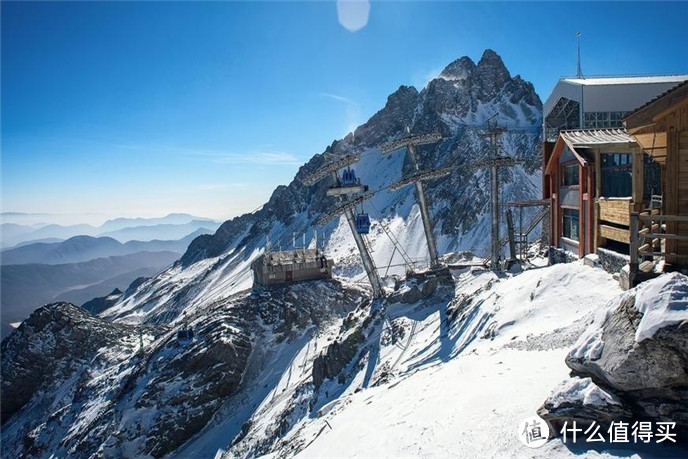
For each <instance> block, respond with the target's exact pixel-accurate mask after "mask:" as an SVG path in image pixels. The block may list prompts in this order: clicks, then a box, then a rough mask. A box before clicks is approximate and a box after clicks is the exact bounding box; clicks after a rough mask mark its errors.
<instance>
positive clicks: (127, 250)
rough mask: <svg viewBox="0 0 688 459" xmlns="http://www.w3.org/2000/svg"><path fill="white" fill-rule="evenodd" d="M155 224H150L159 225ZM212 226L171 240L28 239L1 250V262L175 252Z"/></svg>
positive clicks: (51, 261) (74, 260) (50, 262)
mask: <svg viewBox="0 0 688 459" xmlns="http://www.w3.org/2000/svg"><path fill="white" fill-rule="evenodd" d="M159 226H160V225H155V226H152V227H150V228H158V227H159ZM210 233H212V231H211V230H209V229H207V228H200V229H197V230H195V231H194V232H192V233H190V234H187V235H186V236H184V237H183V238H181V239H177V240H171V241H161V240H152V241H129V242H126V243H124V244H123V243H121V242H119V241H118V240H116V239H114V238H111V237H92V236H74V237H72V238H69V239H67V240H66V241H62V242H36V243H27V244H23V245H21V246H19V247H16V248H12V249H5V250H3V251H2V252H0V262H1V263H2V264H3V265H24V264H35V263H39V264H47V265H57V264H63V263H79V262H83V261H88V260H94V259H96V258H105V257H113V256H122V255H130V254H132V253H137V252H164V251H167V252H175V253H178V254H180V255H181V254H182V253H184V252H185V251H186V248H187V247H188V246H189V243H190V242H191V241H192V240H193V239H194V238H196V237H197V236H200V235H201V234H210Z"/></svg>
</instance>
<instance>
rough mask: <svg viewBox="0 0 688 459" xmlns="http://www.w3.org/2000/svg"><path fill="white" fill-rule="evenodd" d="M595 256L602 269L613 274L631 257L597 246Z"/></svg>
mask: <svg viewBox="0 0 688 459" xmlns="http://www.w3.org/2000/svg"><path fill="white" fill-rule="evenodd" d="M597 256H598V257H599V263H600V265H601V266H602V269H604V270H605V271H607V272H608V273H611V274H615V273H618V272H619V271H621V268H623V267H624V266H626V265H627V264H628V263H629V261H630V260H631V258H630V257H629V256H628V255H624V254H622V253H618V252H614V251H612V250H607V249H603V248H601V247H598V248H597Z"/></svg>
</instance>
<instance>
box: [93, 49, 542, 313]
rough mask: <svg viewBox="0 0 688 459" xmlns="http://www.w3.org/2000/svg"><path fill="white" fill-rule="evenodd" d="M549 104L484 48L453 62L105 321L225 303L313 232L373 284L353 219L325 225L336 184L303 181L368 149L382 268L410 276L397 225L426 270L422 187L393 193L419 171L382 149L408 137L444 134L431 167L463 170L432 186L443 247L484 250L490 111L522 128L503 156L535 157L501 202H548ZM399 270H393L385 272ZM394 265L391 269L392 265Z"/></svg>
mask: <svg viewBox="0 0 688 459" xmlns="http://www.w3.org/2000/svg"><path fill="white" fill-rule="evenodd" d="M540 111H541V102H540V99H539V98H538V96H537V94H535V92H534V89H533V86H532V84H530V83H528V82H525V81H523V80H522V79H521V78H520V77H519V76H515V77H513V78H512V77H511V76H510V74H509V72H508V70H507V69H506V68H505V66H504V63H503V62H502V60H501V58H500V57H499V56H498V55H497V54H496V53H495V52H494V51H491V50H487V51H485V53H484V54H483V56H482V58H481V59H480V61H479V62H478V64H477V65H476V64H475V63H474V62H473V61H472V60H471V59H469V58H468V57H463V58H461V59H458V60H457V61H455V62H452V63H451V64H450V65H449V66H447V68H446V69H444V70H443V71H442V73H441V74H440V76H439V77H438V78H436V79H434V80H432V81H431V82H430V83H429V84H428V86H427V87H426V88H424V89H423V90H422V91H420V92H418V91H417V90H416V89H415V88H413V87H407V86H402V87H400V88H399V89H398V90H397V91H396V92H394V93H393V94H391V95H390V96H389V97H388V100H387V104H386V105H385V107H384V108H383V109H382V110H380V111H379V112H377V113H376V114H375V115H373V116H372V117H371V118H370V120H368V122H367V123H365V124H363V125H361V126H359V127H358V128H357V129H356V130H355V132H354V133H353V134H350V135H348V136H347V137H345V138H344V139H341V140H337V141H334V142H333V143H332V145H330V146H329V147H327V149H326V150H325V151H324V152H323V153H322V154H318V155H315V156H314V157H313V158H312V159H311V160H310V161H309V162H308V163H307V164H305V165H304V166H303V167H301V168H300V170H299V172H298V173H297V175H296V177H295V179H294V181H292V183H290V184H289V185H288V186H279V187H277V189H276V190H275V192H274V193H273V195H272V196H271V198H270V200H269V201H268V202H267V203H266V204H265V205H264V206H263V207H262V208H261V209H260V210H259V211H257V212H255V213H252V214H246V215H242V216H240V217H238V218H235V219H232V220H229V221H227V222H225V223H224V224H223V225H222V226H221V227H220V228H219V229H218V230H217V231H216V232H215V234H213V235H202V236H199V237H198V238H196V239H195V240H194V241H193V242H192V243H191V244H190V245H189V249H188V250H187V252H186V253H185V254H184V256H183V257H182V258H181V260H180V263H179V264H178V265H176V266H175V267H174V268H172V269H170V270H168V271H167V272H165V273H163V274H162V275H160V276H158V277H156V278H154V279H152V280H151V281H149V282H147V283H146V284H145V285H143V286H142V287H141V288H140V289H139V291H138V292H137V294H136V295H135V296H133V297H131V298H129V299H127V300H126V301H122V302H121V303H120V304H118V305H116V306H115V307H114V308H112V309H111V310H110V311H109V312H107V313H106V318H107V319H110V320H114V319H117V318H119V319H118V320H126V321H143V322H146V321H148V320H156V321H157V319H155V317H158V316H159V314H161V312H160V311H164V314H163V315H164V317H165V319H164V320H165V321H169V320H172V319H173V318H175V317H179V316H181V315H182V314H183V311H184V310H185V309H186V308H188V307H191V308H195V307H197V306H198V305H199V304H208V303H209V302H212V301H215V300H218V299H222V298H225V297H227V296H228V295H231V294H234V293H237V292H239V291H242V290H245V289H247V288H250V286H251V282H252V277H251V272H250V271H249V270H248V266H249V265H250V262H251V261H252V260H253V259H255V257H257V256H259V255H260V253H262V252H263V251H264V247H265V244H266V242H267V240H268V238H269V239H270V240H271V243H272V245H273V247H282V248H285V249H287V248H290V247H291V246H292V240H293V235H294V234H296V235H297V236H296V241H297V245H300V244H301V241H302V235H304V234H305V237H306V245H307V246H309V247H314V246H315V243H316V240H315V233H316V231H317V233H318V234H319V244H323V245H324V247H325V252H326V253H327V254H328V256H330V257H332V258H333V259H334V260H335V266H336V268H335V270H336V273H337V274H339V275H342V276H345V277H347V278H351V279H352V280H354V281H362V282H365V281H366V279H365V275H364V272H363V269H362V266H361V264H360V257H359V255H358V253H357V252H356V250H355V245H354V241H353V238H352V236H351V234H350V230H349V227H348V225H347V223H346V221H345V220H344V219H343V218H341V219H337V220H335V221H332V222H330V223H328V224H327V225H325V226H322V227H316V226H315V221H316V220H317V219H318V218H319V217H320V216H321V214H322V213H323V212H325V211H327V210H329V209H332V208H333V207H334V206H335V205H336V202H335V201H334V199H333V198H330V197H327V196H326V194H325V192H326V190H327V188H328V187H330V186H332V179H325V180H323V181H321V182H320V183H318V184H316V185H314V186H310V187H307V186H304V185H303V183H302V180H303V179H304V178H305V177H307V176H308V175H309V174H311V173H313V172H314V171H316V170H317V169H318V168H319V167H320V166H322V165H323V164H324V163H326V162H327V161H329V160H330V159H331V157H332V156H337V155H344V154H347V153H351V152H360V153H362V157H361V161H360V162H359V163H357V164H355V165H354V168H355V170H356V172H357V174H358V176H359V177H360V178H361V180H362V182H363V183H364V184H367V185H368V186H369V188H370V190H373V191H375V196H374V197H373V198H372V199H371V200H369V201H367V202H366V203H364V204H363V209H364V210H365V211H367V212H368V213H369V214H370V215H371V218H372V220H373V227H372V230H371V234H369V235H368V243H369V245H370V247H371V250H372V254H373V258H374V260H375V263H376V265H377V266H379V267H381V274H382V275H385V274H387V275H392V274H403V273H404V272H405V268H404V266H403V265H404V256H403V255H402V254H401V253H399V251H396V252H395V250H394V243H393V242H392V240H391V239H390V238H389V237H388V236H387V234H386V233H385V231H384V230H383V228H382V227H381V225H385V228H386V229H387V230H388V231H390V232H391V233H392V234H393V235H394V237H395V238H396V239H397V240H398V241H399V245H400V246H401V247H403V249H404V251H405V252H406V255H407V257H408V258H410V259H411V260H413V262H415V263H417V265H418V266H419V267H422V266H424V265H427V263H428V254H427V246H426V243H425V236H424V233H423V226H422V221H421V218H420V212H419V210H418V206H417V204H416V198H415V194H414V193H415V190H414V189H413V187H405V188H402V189H401V190H399V191H395V192H393V191H390V190H389V189H388V187H389V185H391V184H393V183H394V182H396V181H398V180H399V179H400V178H402V177H403V176H405V174H408V173H410V172H411V168H412V166H411V164H410V163H409V161H408V159H407V158H406V155H405V152H404V151H403V150H402V151H399V152H396V153H393V154H390V155H382V154H381V153H380V147H381V146H382V145H383V144H384V143H386V142H389V141H391V140H394V139H397V138H400V137H402V136H403V135H405V130H406V128H407V127H409V128H410V130H411V131H412V132H414V133H426V132H436V131H439V132H441V133H442V135H443V136H444V138H443V140H442V141H441V142H439V143H438V144H437V145H432V146H426V147H421V149H420V153H419V162H420V164H421V167H422V168H427V169H429V168H434V167H443V166H450V165H451V166H456V168H455V170H454V172H453V173H452V174H451V175H450V176H448V177H446V178H444V179H442V180H438V181H435V182H429V183H428V185H427V187H426V189H427V193H428V197H429V200H430V203H431V210H432V213H433V215H434V220H435V231H436V234H437V237H438V245H439V247H438V249H439V251H440V253H446V252H454V251H460V250H472V251H474V252H482V251H484V250H485V248H486V247H487V245H488V244H489V236H488V235H489V226H488V225H489V217H488V215H487V213H488V211H489V173H488V171H486V170H471V169H469V168H463V167H461V166H463V165H469V164H470V163H471V162H474V161H477V160H479V159H482V158H485V157H486V156H488V155H489V154H490V146H489V140H488V139H487V138H484V137H483V136H482V135H481V134H482V131H481V128H482V127H483V126H484V124H485V122H486V121H487V120H488V119H490V118H492V119H493V120H497V121H498V122H499V123H501V124H502V125H505V126H509V127H511V128H513V130H512V131H511V132H509V133H507V134H505V135H504V136H503V138H502V151H503V152H505V153H508V154H511V155H513V156H516V157H519V158H523V159H524V160H525V163H524V164H523V165H522V166H517V167H514V168H511V169H504V170H503V173H502V174H501V175H500V177H501V187H502V188H501V191H502V193H501V199H502V201H503V202H505V201H516V200H525V199H533V198H539V196H540V190H541V188H540V187H541V175H540V174H541V172H540V165H541V155H540V148H541V147H540V124H541V118H540ZM388 266H389V268H387V267H388ZM382 267H385V269H382Z"/></svg>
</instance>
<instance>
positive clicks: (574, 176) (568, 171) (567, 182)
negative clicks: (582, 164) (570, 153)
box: [561, 164, 578, 186]
mask: <svg viewBox="0 0 688 459" xmlns="http://www.w3.org/2000/svg"><path fill="white" fill-rule="evenodd" d="M561 176H562V182H561V185H562V186H576V185H578V164H570V165H568V166H563V167H562V174H561Z"/></svg>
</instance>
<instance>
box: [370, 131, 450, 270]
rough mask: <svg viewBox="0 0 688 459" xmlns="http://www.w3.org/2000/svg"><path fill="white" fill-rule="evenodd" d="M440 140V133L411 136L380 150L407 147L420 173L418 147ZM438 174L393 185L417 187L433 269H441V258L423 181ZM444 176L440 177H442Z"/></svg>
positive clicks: (436, 171)
mask: <svg viewBox="0 0 688 459" xmlns="http://www.w3.org/2000/svg"><path fill="white" fill-rule="evenodd" d="M440 140H442V134H440V133H438V132H433V133H430V134H421V135H409V136H407V137H405V138H402V139H399V140H395V141H393V142H390V143H388V144H386V145H383V146H382V147H381V148H380V151H381V152H382V153H383V154H389V153H392V152H394V151H396V150H399V149H400V148H404V147H406V149H407V151H408V154H409V157H410V158H411V162H412V163H413V165H414V167H415V169H416V171H418V158H417V156H416V147H417V146H418V145H427V144H431V143H436V142H439V141H440ZM450 172H451V170H449V171H448V172H446V173H444V172H443V173H442V175H447V174H449V173H450ZM438 173H439V170H432V171H425V172H418V173H416V174H414V175H412V176H409V177H407V178H406V179H402V180H401V181H400V182H397V183H396V184H394V185H393V186H394V187H396V189H398V188H401V187H402V186H405V185H408V184H411V183H415V185H416V197H417V199H418V207H420V214H421V218H422V219H423V229H424V230H425V240H426V242H427V244H428V252H429V254H430V268H431V269H435V268H438V267H439V256H438V254H437V242H436V241H435V233H434V230H433V226H432V219H431V218H430V209H429V208H428V200H427V196H426V195H425V188H424V185H423V180H431V179H432V178H437V175H436V174H438ZM425 174H429V176H428V178H425V179H424V178H421V177H423V176H424V175H425ZM442 175H439V176H440V177H441V176H442ZM414 177H416V178H414ZM390 188H391V187H390Z"/></svg>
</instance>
